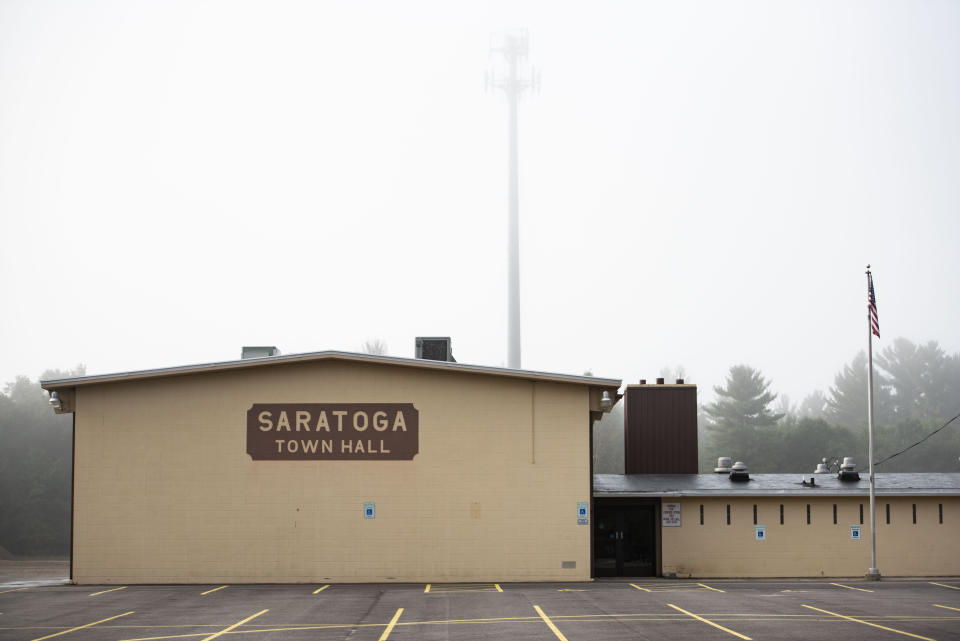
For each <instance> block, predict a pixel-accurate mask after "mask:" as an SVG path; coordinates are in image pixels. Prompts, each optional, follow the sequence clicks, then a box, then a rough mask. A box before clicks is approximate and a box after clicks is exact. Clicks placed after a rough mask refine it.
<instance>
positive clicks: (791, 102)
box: [0, 0, 960, 401]
mask: <svg viewBox="0 0 960 641" xmlns="http://www.w3.org/2000/svg"><path fill="white" fill-rule="evenodd" d="M514 27H526V28H527V29H528V30H529V34H530V48H531V51H530V62H531V63H532V64H533V65H534V66H535V67H536V68H538V69H539V70H540V72H541V77H542V87H541V90H540V92H539V93H538V94H536V95H533V96H531V97H529V98H527V99H525V100H524V101H523V103H522V104H521V111H520V167H521V186H520V189H521V202H520V216H521V292H522V302H521V305H522V307H521V309H522V312H521V313H522V321H523V326H522V327H523V329H522V347H523V366H524V367H525V368H529V369H539V370H547V371H556V372H564V373H581V372H583V371H584V370H586V369H591V370H592V371H593V372H594V373H595V374H597V375H599V376H609V377H617V378H623V379H625V382H632V381H635V380H636V379H638V378H641V377H644V378H654V377H656V376H657V374H658V372H659V370H660V369H661V368H662V367H665V366H671V367H672V366H676V365H682V366H684V367H685V368H686V370H687V372H688V376H689V378H691V379H692V380H693V381H695V382H697V383H699V384H700V385H701V400H709V397H710V396H711V395H712V394H711V393H710V390H709V388H710V387H711V386H712V385H714V384H718V383H720V382H721V381H722V379H723V376H724V374H725V372H726V371H727V369H728V368H729V367H730V366H731V365H733V364H737V363H747V364H750V365H753V366H755V367H758V368H760V369H761V370H762V371H763V373H764V374H765V375H766V376H767V378H768V379H770V380H772V381H773V389H774V390H776V391H780V392H783V393H786V394H788V395H789V396H790V397H791V399H792V400H794V401H800V400H801V399H802V397H803V396H804V395H806V394H807V393H808V392H810V391H812V390H813V389H817V388H819V389H826V388H827V387H828V386H829V385H830V384H831V383H832V381H833V376H834V374H835V373H836V372H837V371H838V370H839V369H840V368H841V366H842V365H843V364H844V363H846V362H848V361H849V360H850V359H851V358H852V357H853V356H854V354H855V353H856V352H857V351H858V350H860V349H864V348H865V346H866V311H865V297H866V292H865V290H866V286H865V279H864V275H863V271H864V270H863V267H864V265H865V264H866V263H867V262H870V263H872V264H873V266H874V275H875V279H876V287H877V297H878V305H879V314H880V329H881V335H882V336H883V339H882V340H881V341H880V342H879V345H878V347H881V348H882V346H883V345H885V344H888V343H889V342H890V341H891V340H892V339H893V338H894V337H897V336H905V337H907V338H910V339H911V340H914V341H926V340H931V339H933V340H938V341H940V343H941V345H942V346H943V347H944V348H945V349H947V350H948V351H950V352H956V351H960V323H958V319H960V313H958V312H960V297H958V289H960V288H958V286H957V282H956V278H957V274H958V273H960V258H958V253H957V241H958V240H960V151H958V149H960V38H958V34H960V3H957V2H929V1H914V2H882V1H870V2H837V1H830V2H813V1H802V2H770V1H760V2H716V1H708V2H632V1H626V0H625V1H623V2H594V3H566V4H561V3H557V2H549V1H545V2H516V1H508V2H484V3H450V2H441V1H438V2H433V3H427V2H413V1H406V2H272V1H271V2H266V1H264V2H238V1H235V0H222V1H209V2H195V1H185V2H164V3H158V2H139V1H129V0H124V1H119V0H118V1H115V2H106V1H104V2H88V1H84V2H76V1H63V2H55V1H45V0H22V1H15V0H0V283H2V287H3V306H2V310H0V383H2V382H7V381H10V380H12V379H13V378H14V377H15V376H16V375H18V374H26V375H29V376H31V377H32V378H35V377H37V376H38V375H39V374H40V372H41V371H43V370H44V369H46V368H52V367H57V368H67V367H72V366H74V365H76V364H77V363H81V362H82V363H85V364H86V365H87V367H88V372H89V373H104V372H114V371H125V370H131V369H142V368H152V367H160V366H167V365H177V364H186V363H199V362H208V361H217V360H229V359H233V358H237V357H239V353H240V347H241V345H244V344H248V345H249V344H270V345H277V346H278V347H280V349H281V350H282V351H283V352H284V353H294V352H302V351H315V350H323V349H343V350H353V351H358V350H359V349H360V346H361V345H362V343H363V341H364V340H367V339H373V338H381V339H383V340H385V341H386V342H387V344H388V346H389V348H390V353H392V354H394V355H399V356H412V355H413V343H414V337H415V336H417V335H450V336H452V337H453V341H454V343H453V346H454V354H455V355H456V357H457V359H458V360H459V361H461V362H469V363H479V364H486V365H502V364H503V363H504V362H505V361H506V266H505V253H506V106H505V101H504V99H503V96H502V95H497V94H489V95H488V94H485V93H484V82H483V79H484V72H485V70H487V69H488V68H489V67H490V66H491V65H492V64H494V63H495V62H496V60H495V58H493V57H491V56H490V54H489V43H490V36H491V35H492V34H497V33H500V32H502V31H503V30H504V29H508V28H514Z"/></svg>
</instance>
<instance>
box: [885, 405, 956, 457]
mask: <svg viewBox="0 0 960 641" xmlns="http://www.w3.org/2000/svg"><path fill="white" fill-rule="evenodd" d="M958 418H960V414H957V415H956V416H954V417H953V418H951V419H950V420H949V421H947V422H946V423H944V424H943V425H941V426H940V427H938V428H937V429H935V430H933V431H932V432H930V433H929V434H927V435H926V436H924V437H923V438H922V439H920V440H919V441H917V442H916V443H914V444H913V445H910V446H908V447H905V448H904V449H902V450H900V451H899V452H897V453H896V454H891V455H890V456H888V457H887V458H885V459H883V460H882V461H880V463H874V466H876V465H881V464H882V463H886V462H887V461H889V460H890V459H892V458H894V457H895V456H900V455H901V454H903V453H904V452H906V451H907V450H909V449H912V448H914V447H916V446H918V445H920V444H921V443H923V442H924V441H925V440H927V439H928V438H930V437H931V436H933V435H934V434H936V433H937V432H939V431H940V430H942V429H943V428H945V427H946V426H947V425H950V423H953V422H954V421H955V420H957V419H958Z"/></svg>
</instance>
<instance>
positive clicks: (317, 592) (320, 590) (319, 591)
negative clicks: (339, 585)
mask: <svg viewBox="0 0 960 641" xmlns="http://www.w3.org/2000/svg"><path fill="white" fill-rule="evenodd" d="M329 587H330V586H329V585H325V586H323V587H322V588H317V589H316V590H314V591H313V593H314V594H320V593H321V592H323V591H324V590H326V589H327V588H329Z"/></svg>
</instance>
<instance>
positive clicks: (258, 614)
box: [203, 586, 270, 641]
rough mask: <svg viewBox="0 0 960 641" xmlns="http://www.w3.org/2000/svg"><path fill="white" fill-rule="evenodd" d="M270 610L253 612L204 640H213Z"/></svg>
mask: <svg viewBox="0 0 960 641" xmlns="http://www.w3.org/2000/svg"><path fill="white" fill-rule="evenodd" d="M224 587H226V586H224ZM269 611H270V610H269V609H267V610H260V611H259V612H257V613H256V614H253V615H250V616H248V617H247V618H246V619H244V620H243V621H237V622H236V623H234V624H233V625H231V626H230V627H227V628H224V629H223V630H220V631H219V632H214V633H213V634H211V635H210V636H208V637H204V639H203V641H213V639H216V638H217V637H219V636H220V635H222V634H226V633H228V632H230V631H231V630H233V629H234V628H238V627H240V626H241V625H243V624H244V623H246V622H247V621H249V620H250V619H256V618H257V617H258V616H260V615H261V614H263V613H264V612H269Z"/></svg>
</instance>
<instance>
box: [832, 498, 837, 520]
mask: <svg viewBox="0 0 960 641" xmlns="http://www.w3.org/2000/svg"><path fill="white" fill-rule="evenodd" d="M833 524H834V525H836V524H837V504H836V503H834V504H833Z"/></svg>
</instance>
